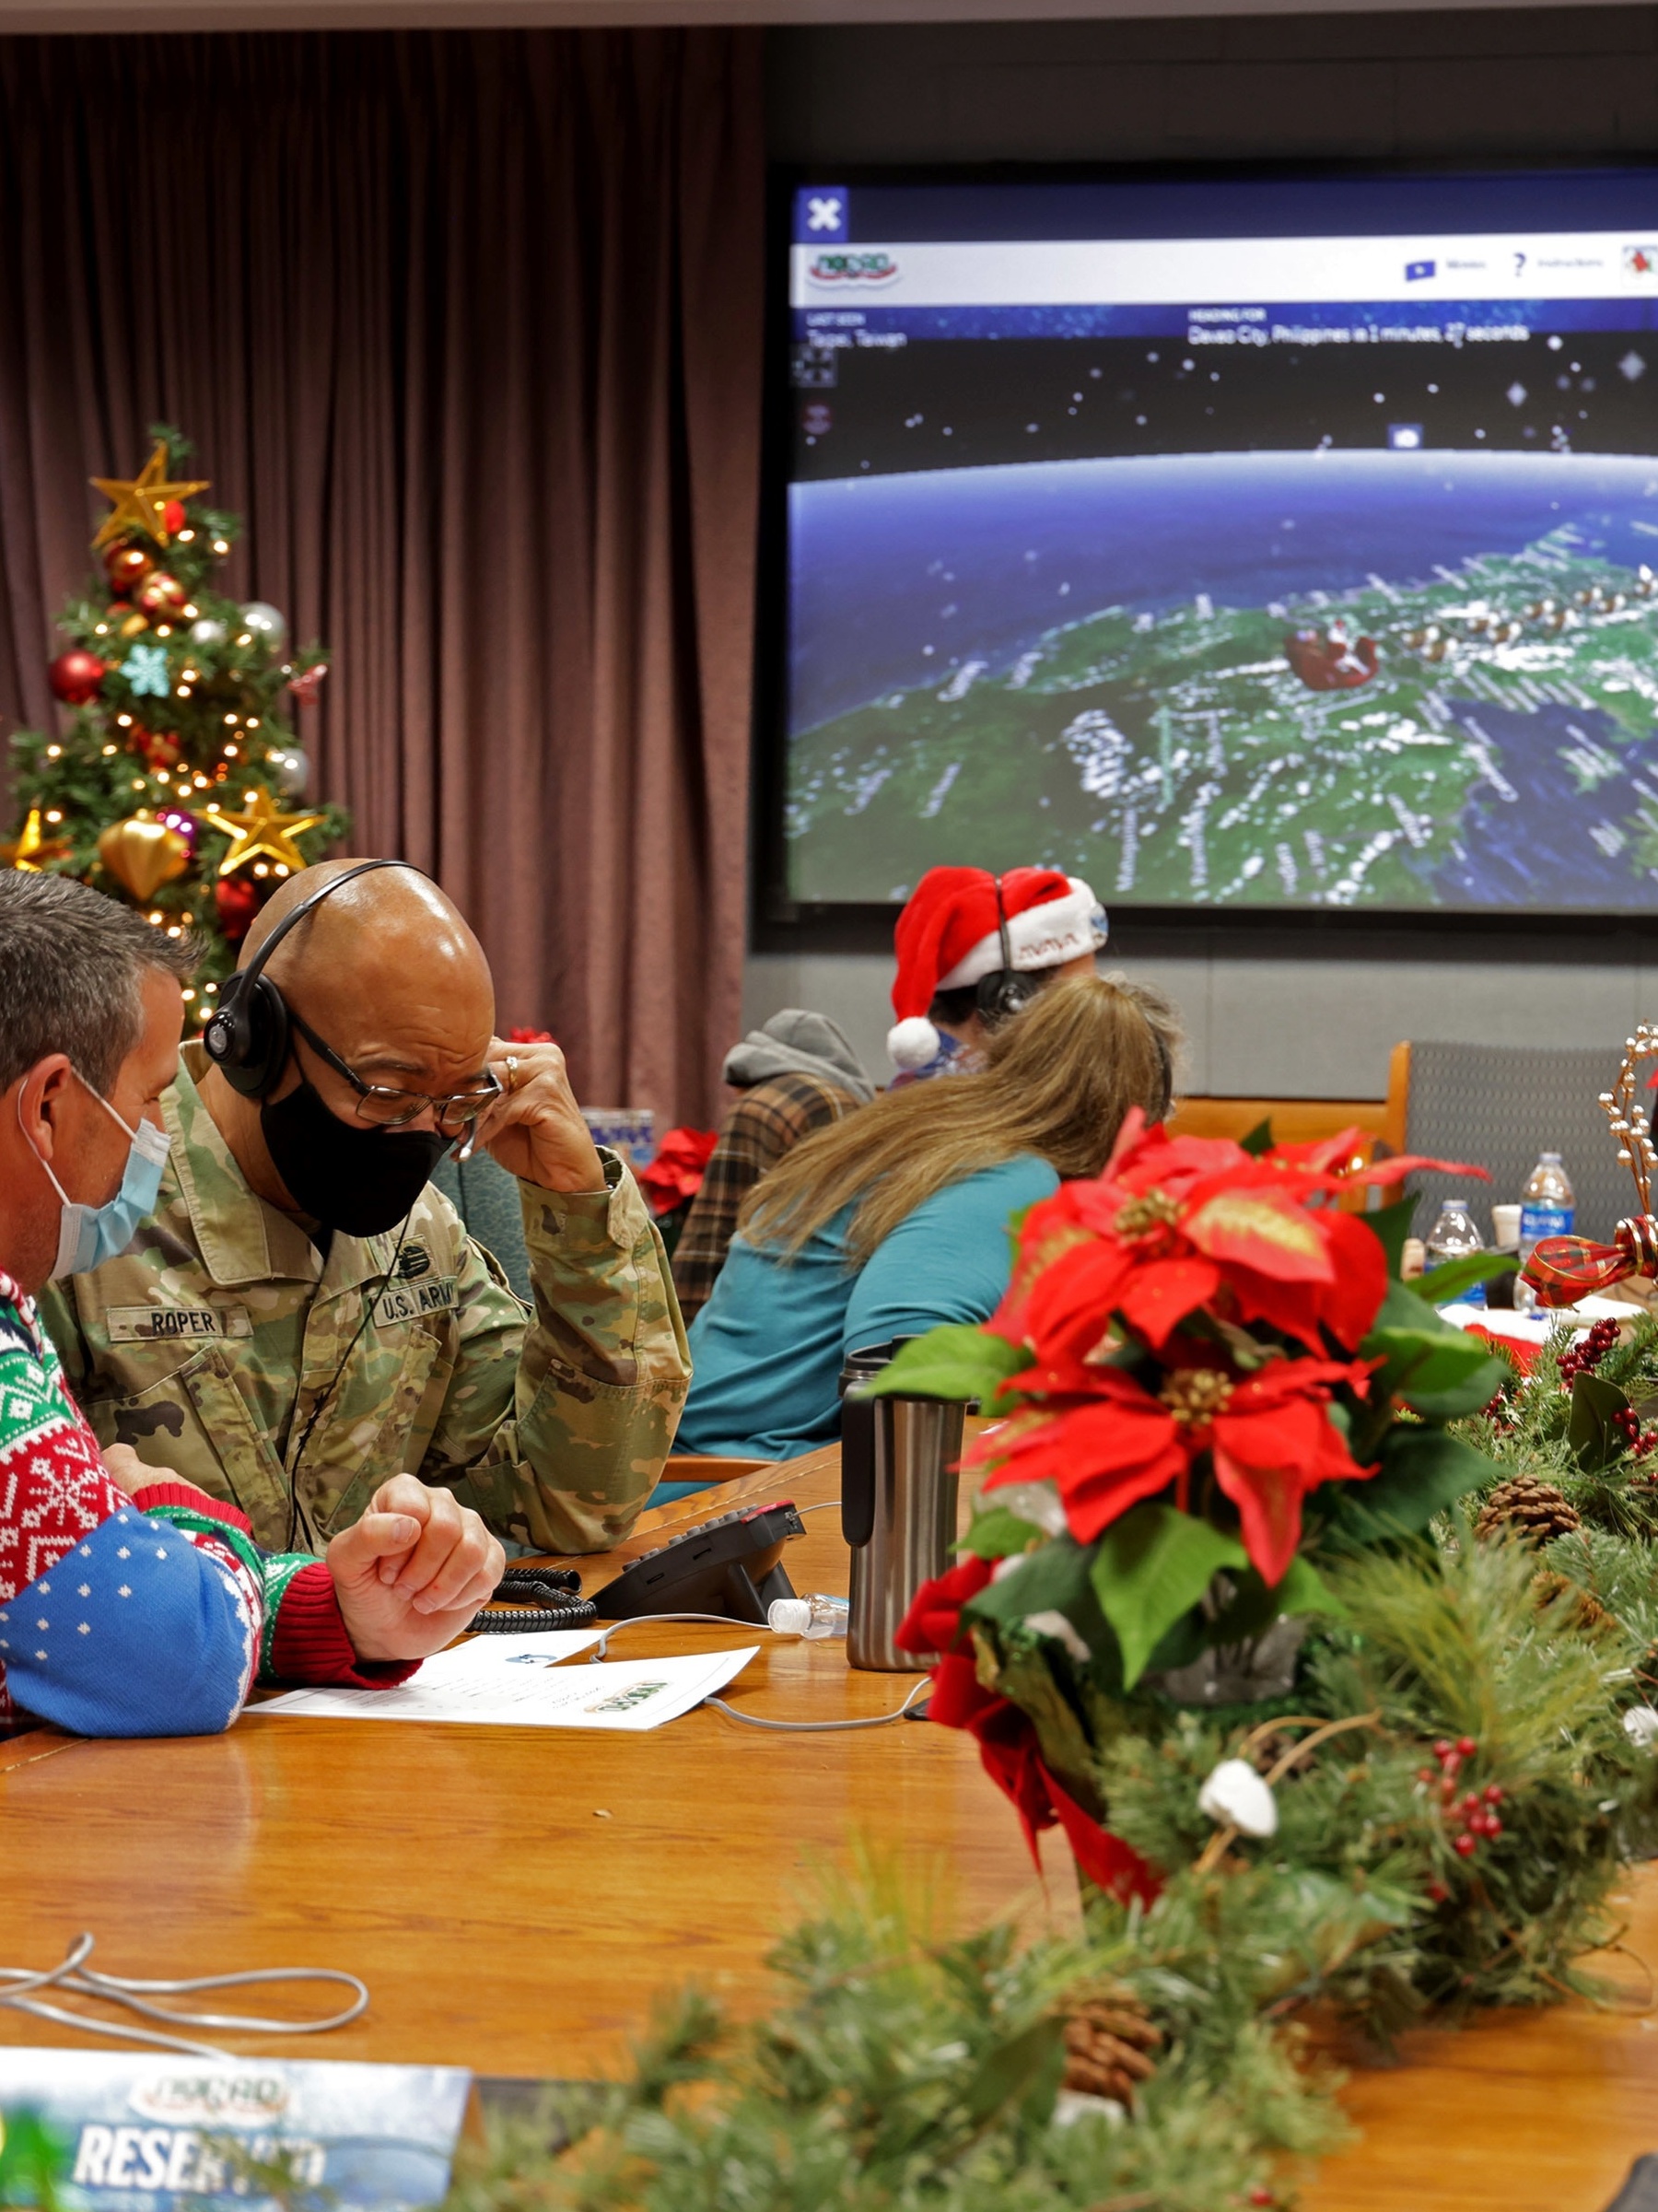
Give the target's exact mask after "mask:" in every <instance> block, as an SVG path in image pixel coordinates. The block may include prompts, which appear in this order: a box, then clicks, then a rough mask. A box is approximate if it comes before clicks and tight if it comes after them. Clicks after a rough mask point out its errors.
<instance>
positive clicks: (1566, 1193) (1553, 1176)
mask: <svg viewBox="0 0 1658 2212" xmlns="http://www.w3.org/2000/svg"><path fill="white" fill-rule="evenodd" d="M1576 1220H1577V1205H1576V1201H1575V1200H1573V1198H1572V1195H1571V1185H1570V1182H1569V1181H1568V1180H1567V1176H1566V1170H1565V1169H1564V1168H1563V1167H1562V1166H1561V1165H1560V1155H1559V1153H1544V1154H1543V1156H1542V1158H1541V1159H1540V1160H1539V1161H1538V1162H1537V1165H1535V1167H1534V1168H1533V1169H1532V1171H1531V1174H1530V1175H1529V1176H1527V1177H1526V1182H1525V1188H1524V1190H1523V1191H1522V1192H1521V1193H1520V1265H1521V1266H1522V1267H1524V1265H1525V1263H1526V1261H1527V1260H1528V1259H1529V1258H1531V1256H1532V1253H1533V1251H1534V1250H1535V1247H1536V1246H1538V1245H1539V1244H1540V1243H1541V1242H1542V1241H1543V1239H1544V1237H1546V1236H1570V1235H1571V1230H1572V1224H1573V1223H1574V1222H1575V1221H1576ZM1536 1302H1537V1300H1536V1293H1535V1291H1534V1290H1533V1289H1532V1287H1531V1285H1530V1284H1529V1283H1527V1282H1515V1284H1514V1305H1515V1306H1516V1308H1517V1309H1518V1310H1519V1311H1521V1312H1522V1313H1529V1312H1530V1311H1531V1309H1532V1307H1533V1306H1535V1304H1536Z"/></svg>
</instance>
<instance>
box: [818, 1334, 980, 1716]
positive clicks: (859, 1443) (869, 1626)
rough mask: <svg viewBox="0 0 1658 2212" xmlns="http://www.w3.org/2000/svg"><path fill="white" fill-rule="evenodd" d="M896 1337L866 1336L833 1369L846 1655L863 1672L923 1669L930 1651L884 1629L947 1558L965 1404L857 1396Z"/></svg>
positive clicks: (894, 1625)
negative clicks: (875, 1339)
mask: <svg viewBox="0 0 1658 2212" xmlns="http://www.w3.org/2000/svg"><path fill="white" fill-rule="evenodd" d="M902 1341H904V1340H903V1339H902V1338H900V1339H895V1340H893V1342H892V1343H889V1344H870V1345H866V1346H865V1347H863V1348H862V1349H861V1350H859V1351H858V1352H853V1353H852V1354H851V1355H850V1357H849V1358H848V1359H847V1364H846V1366H845V1367H844V1368H843V1369H842V1371H841V1532H842V1534H843V1535H844V1536H845V1538H846V1539H847V1543H848V1544H849V1545H850V1546H851V1548H852V1592H851V1617H850V1620H849V1621H848V1623H847V1661H848V1663H849V1664H850V1665H851V1666H853V1667H858V1668H863V1669H864V1670H865V1671H866V1672H872V1673H882V1674H922V1673H925V1672H926V1670H927V1668H928V1667H929V1666H930V1665H931V1663H932V1662H931V1659H930V1657H928V1656H923V1655H922V1654H920V1653H918V1652H908V1651H900V1650H899V1648H898V1646H897V1644H896V1643H895V1642H894V1641H893V1639H894V1637H895V1636H896V1634H897V1633H898V1628H899V1624H900V1623H901V1621H903V1619H904V1616H905V1613H907V1612H908V1611H909V1609H910V1607H911V1605H912V1604H913V1603H914V1601H915V1598H916V1594H917V1591H918V1590H919V1589H920V1587H921V1586H922V1584H923V1583H924V1582H930V1581H932V1580H933V1579H934V1578H935V1577H936V1576H938V1575H940V1574H943V1573H944V1572H945V1570H946V1569H947V1568H948V1567H949V1565H950V1564H951V1557H952V1547H953V1545H954V1543H955V1539H956V1463H957V1461H958V1460H959V1459H960V1458H961V1456H962V1434H963V1427H962V1424H963V1420H964V1419H965V1416H966V1412H967V1407H966V1405H965V1404H964V1403H963V1402H962V1401H960V1400H957V1401H955V1402H949V1401H945V1400H940V1399H932V1398H859V1397H858V1396H857V1394H856V1393H857V1387H858V1384H859V1383H861V1382H867V1381H868V1380H869V1379H870V1377H871V1376H872V1375H878V1374H879V1373H880V1371H881V1370H882V1367H884V1366H885V1365H886V1363H887V1362H888V1361H889V1360H890V1359H891V1358H892V1356H893V1353H894V1352H896V1351H897V1349H898V1345H899V1343H901V1342H902Z"/></svg>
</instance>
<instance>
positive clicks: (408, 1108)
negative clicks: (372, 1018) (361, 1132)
mask: <svg viewBox="0 0 1658 2212" xmlns="http://www.w3.org/2000/svg"><path fill="white" fill-rule="evenodd" d="M288 1019H289V1021H290V1022H292V1024H294V1027H295V1028H296V1029H297V1030H298V1032H299V1034H300V1036H302V1037H303V1038H304V1039H305V1041H306V1043H307V1044H308V1045H309V1047H310V1048H311V1050H312V1051H313V1052H314V1053H315V1054H316V1055H317V1057H318V1058H319V1059H323V1060H326V1061H327V1063H328V1065H329V1066H330V1067H331V1068H332V1069H333V1071H334V1073H335V1074H336V1075H339V1076H343V1077H344V1080H345V1081H346V1082H347V1083H349V1084H350V1085H351V1087H352V1089H353V1090H354V1091H355V1092H356V1094H357V1097H356V1111H357V1119H358V1120H359V1121H367V1122H370V1123H372V1124H373V1126H374V1127H375V1128H376V1129H403V1128H405V1127H406V1126H407V1124H408V1123H409V1122H411V1121H417V1120H418V1119H419V1118H420V1117H421V1115H422V1114H425V1113H427V1112H429V1113H430V1114H431V1115H432V1116H433V1118H434V1119H435V1120H436V1122H437V1125H438V1129H441V1130H442V1131H443V1132H444V1133H445V1135H447V1136H459V1135H460V1133H461V1130H462V1129H470V1128H471V1126H472V1124H473V1122H474V1121H475V1120H476V1119H477V1118H478V1116H479V1115H480V1114H481V1113H482V1112H483V1111H484V1109H485V1106H491V1105H493V1104H494V1102H495V1101H496V1099H497V1098H499V1097H500V1095H501V1093H502V1084H501V1083H500V1080H499V1078H498V1077H496V1076H495V1075H493V1074H491V1073H490V1072H489V1071H488V1070H485V1078H484V1081H483V1083H480V1084H477V1085H475V1086H474V1087H473V1088H472V1089H471V1090H466V1091H450V1092H448V1093H447V1094H444V1095H443V1096H441V1097H434V1096H433V1095H432V1094H431V1093H430V1092H428V1091H395V1090H392V1089H391V1087H390V1086H389V1085H387V1084H385V1083H365V1082H364V1081H363V1079H362V1077H361V1076H360V1075H359V1074H358V1073H357V1072H356V1069H355V1068H353V1067H351V1066H350V1065H349V1064H348V1063H347V1062H346V1061H344V1060H343V1059H341V1058H340V1056H339V1054H338V1053H337V1052H336V1051H335V1050H334V1048H333V1046H332V1045H329V1044H325V1043H324V1042H323V1040H322V1039H321V1037H320V1036H318V1035H317V1033H316V1031H315V1030H314V1029H313V1028H312V1027H311V1025H310V1024H309V1022H308V1021H307V1020H306V1019H305V1017H304V1015H303V1014H299V1013H296V1012H295V1011H294V1009H293V1008H292V1007H291V1006H290V1007H289V1008H288Z"/></svg>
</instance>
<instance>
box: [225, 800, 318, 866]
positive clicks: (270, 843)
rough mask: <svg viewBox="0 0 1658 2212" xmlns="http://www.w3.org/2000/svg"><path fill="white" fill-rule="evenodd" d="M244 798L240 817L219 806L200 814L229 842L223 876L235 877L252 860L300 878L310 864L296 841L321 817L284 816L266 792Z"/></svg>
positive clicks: (316, 815) (304, 815) (308, 815)
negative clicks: (243, 808) (271, 864)
mask: <svg viewBox="0 0 1658 2212" xmlns="http://www.w3.org/2000/svg"><path fill="white" fill-rule="evenodd" d="M242 796H243V798H244V800H245V801H246V802H247V803H246V807H245V810H244V812H242V813H239V814H233V813H230V812H229V811H228V809H225V808H221V807H216V806H204V807H202V808H201V809H200V810H199V812H200V814H201V818H202V820H203V821H204V822H210V823H211V824H212V825H213V826H214V828H215V829H216V830H218V831H220V832H221V833H222V835H223V836H225V837H228V838H229V839H230V849H229V851H228V853H227V854H226V855H225V857H224V859H223V860H221V861H220V862H219V866H218V872H219V873H220V875H233V874H234V873H235V872H236V871H237V869H239V868H242V867H245V866H246V865H247V863H248V862H249V861H250V860H269V861H271V862H272V863H273V865H274V866H275V867H277V868H282V869H286V871H287V872H288V873H289V874H291V875H298V872H299V871H300V870H301V869H302V868H304V867H306V866H307V865H308V863H307V860H306V858H305V855H304V854H303V853H302V852H301V851H300V849H299V848H298V846H297V845H296V844H295V842H294V839H295V838H296V837H303V836H304V834H305V832H306V831H307V830H308V829H314V828H315V827H316V825H317V824H318V823H319V822H321V819H322V816H321V814H316V813H311V814H288V813H283V811H282V809H281V808H280V807H279V806H278V805H277V804H276V802H275V801H274V799H273V798H272V796H271V794H270V792H269V791H267V790H263V788H262V789H260V790H247V791H244V792H243V794H242Z"/></svg>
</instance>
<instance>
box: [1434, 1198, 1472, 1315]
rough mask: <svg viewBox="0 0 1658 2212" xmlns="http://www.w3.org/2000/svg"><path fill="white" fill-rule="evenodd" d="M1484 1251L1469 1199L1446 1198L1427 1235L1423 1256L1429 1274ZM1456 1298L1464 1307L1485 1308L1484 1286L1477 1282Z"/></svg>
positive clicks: (1460, 1292)
mask: <svg viewBox="0 0 1658 2212" xmlns="http://www.w3.org/2000/svg"><path fill="white" fill-rule="evenodd" d="M1484 1250H1485V1245H1484V1243H1483V1241H1482V1239H1481V1237H1480V1234H1479V1231H1478V1230H1477V1228H1476V1227H1475V1226H1474V1216H1473V1215H1472V1214H1471V1213H1470V1212H1469V1211H1468V1201H1467V1200H1466V1199H1447V1200H1445V1202H1444V1204H1443V1205H1442V1207H1441V1208H1440V1211H1439V1219H1438V1221H1436V1222H1435V1223H1434V1224H1433V1227H1432V1229H1431V1230H1430V1233H1429V1235H1428V1239H1427V1248H1426V1252H1425V1255H1424V1257H1425V1258H1426V1261H1427V1271H1428V1272H1429V1273H1430V1274H1431V1273H1432V1272H1433V1270H1434V1269H1435V1268H1440V1267H1443V1266H1444V1264H1445V1262H1446V1261H1447V1260H1448V1259H1464V1258H1467V1256H1468V1255H1469V1254H1470V1253H1473V1252H1483V1251H1484ZM1457 1296H1458V1297H1459V1298H1460V1299H1462V1300H1463V1302H1464V1303H1465V1305H1484V1304H1485V1284H1484V1283H1483V1282H1477V1283H1476V1284H1475V1285H1474V1287H1473V1288H1472V1289H1471V1290H1465V1291H1459V1292H1458V1293H1457Z"/></svg>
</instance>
